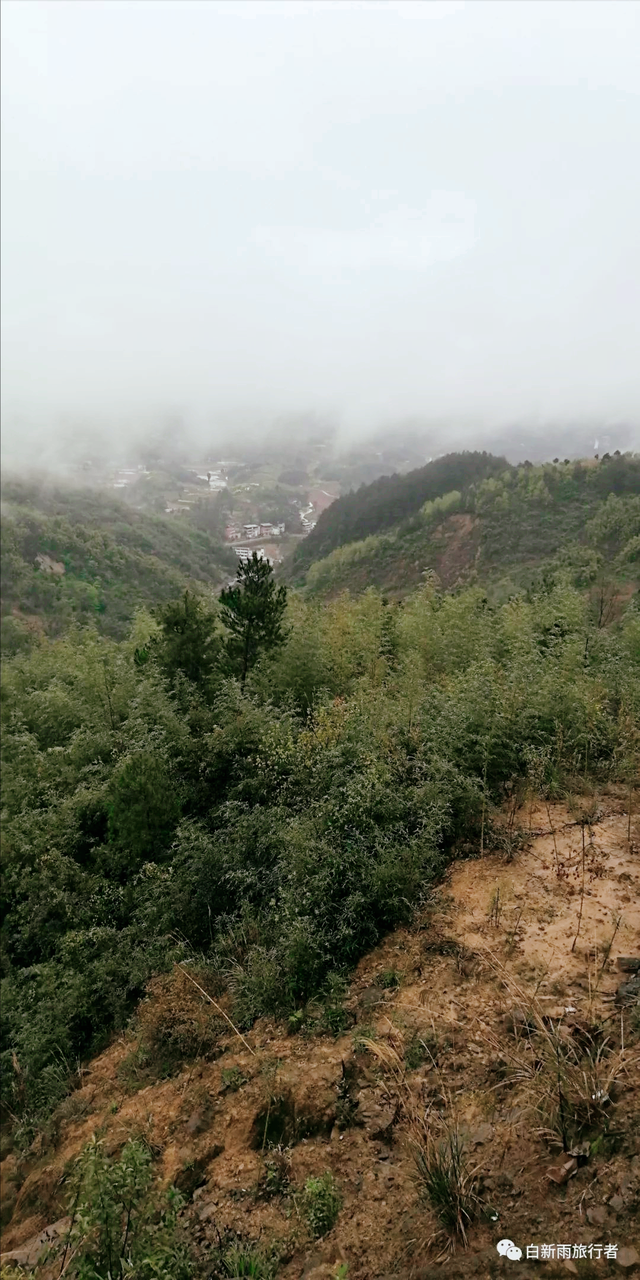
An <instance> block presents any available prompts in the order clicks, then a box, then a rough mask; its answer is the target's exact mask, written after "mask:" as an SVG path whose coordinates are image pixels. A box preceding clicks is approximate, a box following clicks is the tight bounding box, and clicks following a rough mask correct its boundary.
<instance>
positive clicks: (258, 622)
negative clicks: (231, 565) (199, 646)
mask: <svg viewBox="0 0 640 1280" xmlns="http://www.w3.org/2000/svg"><path fill="white" fill-rule="evenodd" d="M220 606H221V609H220V613H221V617H222V621H223V622H224V625H225V626H226V628H227V631H228V632H229V635H228V637H227V641H226V645H225V648H226V652H227V656H228V658H229V661H230V664H231V668H232V670H233V671H234V672H237V673H238V674H239V675H240V684H241V686H242V688H243V689H244V685H245V681H246V679H247V674H248V672H249V670H250V669H251V667H253V666H254V665H255V663H256V662H257V660H258V657H259V656H260V653H261V652H262V651H268V650H270V649H274V648H277V646H278V645H281V644H283V643H284V640H285V638H286V636H285V632H284V628H283V620H284V613H285V609H286V607H287V588H286V587H284V586H281V587H276V584H275V582H274V579H273V569H272V567H271V565H270V564H269V561H268V560H261V559H260V558H259V557H258V555H257V553H256V552H255V551H254V552H253V554H252V556H251V559H250V560H243V561H241V563H240V565H239V566H238V572H237V581H236V583H235V585H234V586H232V587H225V589H224V591H223V592H222V594H221V595H220Z"/></svg>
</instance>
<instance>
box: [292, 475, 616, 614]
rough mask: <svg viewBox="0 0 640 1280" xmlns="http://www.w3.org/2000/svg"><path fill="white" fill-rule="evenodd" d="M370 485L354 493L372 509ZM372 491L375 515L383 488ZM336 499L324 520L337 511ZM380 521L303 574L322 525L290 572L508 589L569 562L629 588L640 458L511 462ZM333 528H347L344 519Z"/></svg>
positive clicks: (360, 585)
mask: <svg viewBox="0 0 640 1280" xmlns="http://www.w3.org/2000/svg"><path fill="white" fill-rule="evenodd" d="M441 461H443V462H444V461H446V460H445V459H443V460H441ZM414 474H415V475H416V476H418V475H421V474H422V473H418V472H416V473H414ZM459 474H460V473H459ZM400 479H405V480H407V479H409V477H403V478H400V477H398V480H400ZM367 492H368V491H366V490H363V491H361V493H360V494H359V495H350V496H351V497H356V498H357V497H360V501H361V503H362V504H363V506H364V507H366V495H367ZM372 497H373V501H372V506H371V508H370V510H371V512H372V513H373V512H374V511H375V509H376V502H377V494H376V495H372ZM344 501H345V502H346V501H347V499H344ZM337 505H338V504H337V503H334V504H333V506H332V507H331V508H330V509H329V510H328V511H327V512H325V513H324V516H323V517H322V519H323V520H326V519H327V518H329V519H330V518H331V516H332V512H333V511H334V508H335V507H336V506H337ZM319 525H320V521H319V522H318V526H317V528H318V527H319ZM380 527H381V528H382V529H383V530H384V531H383V532H379V531H374V532H372V533H371V534H370V536H368V537H366V538H363V539H361V540H360V541H351V542H345V543H344V544H341V545H338V546H336V547H335V549H334V550H333V551H332V552H330V553H329V554H328V555H325V556H323V557H321V558H319V559H314V560H313V562H312V563H310V564H309V567H308V569H307V572H306V576H305V577H304V578H303V577H301V576H298V575H299V573H300V560H299V558H300V557H301V556H304V555H306V556H307V563H308V558H309V557H308V551H307V550H305V549H306V548H307V544H311V540H312V538H313V537H314V534H315V533H316V532H317V528H316V530H314V531H313V533H312V534H310V535H309V537H308V538H307V539H305V542H304V543H303V544H302V546H301V547H300V548H299V550H298V551H297V552H296V554H295V555H294V557H293V562H292V565H291V567H290V574H291V575H292V576H293V577H294V580H295V581H296V582H298V583H299V584H300V585H302V584H303V583H304V584H305V585H306V587H307V588H308V590H309V591H311V592H313V593H319V594H333V593H335V592H336V591H339V590H342V589H344V588H348V589H350V590H352V591H354V590H355V591H359V590H363V589H365V588H366V587H367V586H369V585H376V586H378V587H380V588H381V589H383V590H384V591H385V592H387V594H389V595H391V596H396V597H397V596H402V595H403V594H406V592H407V591H408V590H410V589H411V588H412V587H414V586H415V585H417V584H418V583H419V582H420V581H421V579H422V577H423V575H424V573H425V571H429V570H431V571H433V572H435V573H436V574H437V576H438V578H439V579H440V580H441V582H442V583H443V584H444V585H445V586H447V587H453V586H455V585H460V584H461V583H462V584H464V583H466V584H471V583H473V582H484V583H487V584H489V583H493V584H496V585H497V584H502V589H503V590H504V592H507V593H508V591H509V590H513V589H520V588H522V587H525V586H529V585H530V584H531V582H532V581H533V580H534V578H535V576H536V574H537V575H539V574H540V573H544V572H546V571H553V572H555V571H556V570H558V569H561V568H563V567H564V569H565V570H566V572H567V573H568V574H569V575H570V577H571V579H572V581H573V582H574V583H575V585H576V586H580V587H585V588H586V587H592V586H593V585H594V584H596V583H598V582H599V581H600V580H601V578H602V575H603V573H605V574H606V577H607V587H611V585H612V583H613V582H614V581H615V582H616V583H619V584H620V587H621V590H622V593H623V595H624V594H626V593H627V591H628V590H629V589H633V584H634V583H635V582H636V580H637V576H638V558H639V557H638V537H639V536H640V458H639V457H637V456H634V455H631V454H627V455H625V456H618V457H611V458H609V457H605V458H603V459H602V460H600V461H599V462H594V463H580V462H576V463H571V462H569V463H549V464H545V465H543V466H539V467H534V466H531V465H526V464H523V465H522V466H518V467H510V466H507V465H504V466H503V467H502V468H501V470H500V471H499V472H497V473H496V474H494V475H489V476H486V477H484V478H482V479H476V480H474V481H473V482H472V483H469V484H467V485H466V486H464V485H463V484H461V485H460V486H459V487H457V488H452V489H451V490H447V491H443V492H442V493H440V494H439V495H437V496H436V497H434V498H433V499H431V500H428V501H426V502H425V503H423V504H422V506H421V507H420V509H419V510H418V511H417V512H415V513H414V514H413V515H412V516H411V517H410V518H408V519H405V520H403V521H402V522H401V523H399V524H397V525H396V527H395V528H393V529H389V528H388V527H386V526H385V525H384V524H383V525H382V526H380ZM331 532H332V534H333V535H335V536H338V534H339V530H338V528H337V527H336V526H334V527H333V529H332V531H331Z"/></svg>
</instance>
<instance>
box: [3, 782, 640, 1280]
mask: <svg viewBox="0 0 640 1280" xmlns="http://www.w3.org/2000/svg"><path fill="white" fill-rule="evenodd" d="M589 816H590V818H591V825H590V826H589V825H582V826H581V825H580V823H579V822H576V820H575V814H574V815H573V816H572V814H570V813H569V812H568V810H566V809H564V808H561V807H560V806H552V808H551V809H550V810H549V811H547V809H546V808H545V807H535V808H534V809H533V810H532V811H531V813H529V811H528V809H527V811H526V813H524V814H523V813H521V814H520V815H519V818H520V821H523V822H524V823H525V825H527V826H528V825H529V824H530V825H531V828H532V837H531V841H530V843H529V845H528V847H525V848H524V849H522V850H521V851H520V852H518V853H517V854H516V855H515V857H513V859H512V860H510V861H509V860H507V859H506V858H505V855H504V854H497V853H496V854H490V855H489V856H486V857H484V858H483V859H482V860H472V861H466V862H460V863H457V864H454V865H453V866H452V867H451V868H450V871H449V874H448V876H447V879H446V882H445V884H444V886H443V889H442V893H441V894H440V897H439V899H438V901H437V903H435V904H434V905H433V906H432V908H431V909H430V910H429V911H427V912H426V913H425V914H424V916H423V918H422V919H421V920H420V921H419V922H417V923H416V925H415V926H414V927H412V928H411V929H406V930H400V931H397V932H396V933H394V934H393V935H391V936H389V937H388V938H387V939H386V941H385V942H384V944H383V945H381V946H380V947H379V948H378V949H377V950H376V951H375V952H373V953H372V954H370V955H369V956H367V957H366V958H365V959H364V960H363V961H362V962H361V964H360V965H359V966H358V969H357V971H356V973H355V975H354V978H353V981H352V984H351V987H350V989H349V992H348V995H347V999H346V1002H345V1004H346V1011H347V1020H348V1022H349V1023H350V1024H351V1025H350V1026H349V1027H348V1028H347V1030H345V1031H344V1032H343V1033H342V1034H340V1035H339V1036H338V1038H332V1037H329V1036H326V1035H324V1036H317V1035H314V1036H305V1035H304V1034H296V1035H293V1034H289V1033H288V1032H287V1029H286V1028H284V1029H283V1027H282V1026H281V1025H275V1024H274V1025H272V1024H270V1023H268V1022H266V1021H262V1022H261V1023H260V1024H258V1025H257V1026H255V1027H254V1028H253V1030H252V1031H251V1032H249V1033H247V1035H246V1037H245V1041H242V1040H241V1039H240V1038H239V1037H238V1036H237V1035H234V1034H233V1032H232V1031H231V1029H230V1028H228V1027H226V1030H225V1031H224V1032H223V1033H222V1034H220V1036H219V1040H218V1043H217V1047H216V1050H215V1054H214V1055H211V1056H210V1059H209V1060H203V1059H199V1060H196V1061H195V1062H191V1063H189V1064H186V1065H185V1066H184V1067H183V1069H182V1070H181V1071H180V1073H179V1074H176V1075H175V1076H173V1078H170V1079H167V1080H163V1081H159V1082H155V1083H151V1084H149V1085H147V1086H146V1087H144V1088H139V1089H138V1090H137V1091H134V1090H133V1089H132V1077H131V1073H130V1072H129V1073H127V1069H126V1068H127V1063H129V1062H130V1061H131V1055H132V1050H135V1041H132V1040H131V1039H126V1040H122V1041H119V1042H117V1043H115V1044H114V1045H112V1047H111V1048H110V1049H109V1050H108V1051H107V1052H105V1053H104V1054H103V1055H102V1056H101V1057H99V1058H98V1059H97V1060H95V1061H94V1062H93V1063H92V1064H91V1065H90V1067H89V1068H88V1070H86V1071H85V1072H84V1074H83V1078H82V1086H81V1088H79V1089H78V1090H77V1091H76V1092H75V1093H74V1094H73V1095H72V1096H71V1098H70V1099H68V1100H67V1101H66V1102H65V1103H64V1104H63V1106H62V1108H61V1109H60V1113H59V1115H58V1117H57V1120H56V1123H55V1124H54V1126H53V1127H52V1129H51V1132H50V1133H49V1134H48V1135H47V1136H46V1137H44V1138H42V1139H40V1140H39V1143H38V1142H37V1143H36V1144H34V1147H33V1148H32V1149H31V1151H30V1152H29V1153H28V1154H27V1155H26V1157H23V1158H21V1159H18V1157H17V1156H16V1154H15V1153H12V1154H10V1155H9V1156H7V1157H6V1158H5V1160H4V1162H3V1166H2V1175H3V1185H4V1200H5V1214H6V1216H10V1222H9V1224H8V1226H7V1228H6V1230H5V1234H4V1241H3V1246H2V1247H3V1250H4V1251H7V1250H9V1251H11V1250H15V1249H17V1248H19V1247H22V1248H23V1249H24V1247H25V1245H28V1243H29V1241H30V1240H32V1239H33V1237H34V1236H36V1235H37V1233H38V1232H40V1231H42V1229H43V1228H44V1227H45V1226H46V1225H47V1223H51V1222H53V1220H54V1219H56V1218H59V1217H60V1216H61V1214H62V1213H63V1212H64V1181H63V1180H64V1175H65V1170H67V1169H68V1167H69V1162H70V1161H71V1160H72V1158H73V1157H74V1156H75V1155H76V1154H77V1153H78V1152H79V1150H80V1149H81V1147H82V1145H83V1144H84V1143H85V1142H86V1141H87V1139H88V1138H89V1137H90V1135H91V1134H92V1133H93V1132H94V1131H95V1130H96V1129H102V1130H103V1132H104V1134H105V1136H106V1141H107V1143H108V1144H109V1147H110V1149H112V1150H113V1151H116V1150H118V1148H119V1147H121V1146H122V1144H123V1143H124V1142H125V1140H126V1139H127V1138H128V1137H130V1136H131V1135H132V1134H133V1133H136V1132H137V1133H140V1134H143V1135H144V1136H145V1137H146V1139H147V1141H148V1142H149V1143H150V1144H151V1145H152V1149H153V1151H154V1152H155V1154H156V1156H157V1168H158V1171H159V1173H160V1175H161V1177H162V1179H163V1180H165V1181H166V1182H171V1181H174V1180H175V1181H177V1182H178V1184H179V1185H181V1186H182V1187H183V1189H184V1190H185V1191H186V1192H187V1193H188V1195H189V1196H190V1204H189V1206H188V1208H187V1210H186V1211H185V1214H186V1221H187V1224H188V1230H189V1233H190V1235H191V1237H192V1239H193V1240H194V1241H195V1242H196V1243H197V1245H198V1247H199V1248H201V1249H205V1248H206V1245H207V1242H208V1241H210V1242H213V1243H214V1244H215V1242H216V1240H217V1239H218V1238H219V1234H218V1233H223V1234H224V1232H225V1230H234V1231H235V1232H237V1233H238V1235H239V1236H242V1238H244V1239H247V1240H262V1241H271V1240H275V1241H278V1242H279V1246H280V1253H281V1257H282V1261H281V1264H280V1269H279V1271H278V1275H279V1276H282V1277H285V1278H287V1280H294V1278H296V1280H297V1278H298V1277H301V1276H305V1277H307V1280H329V1277H333V1276H335V1275H336V1269H337V1268H338V1267H339V1265H340V1264H346V1265H347V1266H348V1271H347V1272H346V1273H345V1272H344V1271H343V1272H342V1274H343V1275H344V1274H347V1275H348V1278H349V1280H382V1278H383V1277H388V1278H389V1280H391V1277H394V1278H396V1280H400V1278H401V1277H402V1278H403V1280H405V1278H406V1280H409V1277H420V1276H422V1277H430V1276H432V1275H433V1276H435V1275H447V1276H452V1277H455V1276H465V1277H466V1276H478V1277H494V1276H499V1275H508V1274H510V1273H511V1272H513V1271H514V1269H515V1274H516V1275H518V1276H528V1275H534V1274H538V1272H539V1271H540V1269H541V1268H543V1269H544V1273H545V1274H546V1275H557V1276H568V1275H571V1274H574V1275H575V1274H578V1275H593V1276H597V1275H609V1274H616V1275H622V1274H624V1275H628V1276H631V1277H632V1280H640V1256H639V1255H640V1223H639V1217H638V1214H639V1208H640V1072H639V1067H638V1061H639V1058H640V1026H639V1019H638V997H637V992H636V991H635V987H636V986H637V978H634V975H633V972H632V969H633V966H632V965H626V966H624V965H623V966H622V967H620V965H619V963H618V962H619V960H620V958H622V959H623V960H624V958H632V957H634V956H635V957H638V956H640V894H639V892H638V890H639V888H640V841H639V835H640V833H639V831H638V824H637V820H635V822H634V827H633V828H632V831H631V840H630V841H629V840H628V839H627V817H626V812H625V799H624V797H623V796H622V793H620V795H619V796H618V795H616V794H607V795H604V796H601V797H600V798H599V799H598V801H597V803H596V804H595V807H594V809H593V810H592V812H591V814H590V815H589ZM549 818H550V819H551V824H552V828H553V831H554V834H551V829H550V826H549ZM583 833H584V846H583ZM583 878H584V893H582V885H583ZM581 903H582V915H581V920H580V929H579V933H577V930H578V919H579V916H580V910H581ZM576 934H577V938H576ZM175 982H176V984H177V987H178V990H179V993H180V998H181V1000H183V1001H184V1002H187V1003H188V1002H189V1001H192V1002H193V1003H194V1010H195V1011H196V1012H195V1013H194V1016H196V1014H198V1016H200V1015H201V1014H202V1000H201V997H200V996H199V995H198V993H197V991H195V990H194V988H193V987H192V985H191V984H190V983H189V982H188V980H187V979H186V978H185V977H183V976H182V975H181V974H177V975H176V976H175ZM621 986H622V991H621V992H620V990H619V988H620V987H621ZM209 1012H211V1013H212V1015H213V1014H214V1013H215V1011H214V1010H209V1008H208V1006H207V1013H209ZM219 1022H220V1019H219V1017H218V1023H219ZM223 1025H224V1024H223ZM556 1028H558V1029H559V1030H558V1031H557V1033H556ZM558 1043H562V1044H564V1045H566V1046H567V1061H568V1062H569V1064H570V1065H569V1067H568V1068H567V1074H566V1075H563V1076H562V1082H561V1083H560V1076H559V1074H558V1072H557V1071H556V1070H555V1068H554V1061H555V1059H554V1055H556V1056H557V1053H558V1050H557V1045H558ZM123 1064H124V1065H123ZM556 1066H557V1063H556ZM574 1067H575V1070H574ZM554 1071H555V1074H554ZM581 1081H582V1082H583V1083H581ZM133 1083H134V1084H135V1081H133ZM558 1092H560V1095H561V1099H560V1103H558ZM580 1108H582V1111H581V1110H580ZM585 1108H586V1112H585ZM585 1114H586V1120H585ZM576 1117H577V1118H576ZM580 1123H582V1128H580ZM452 1129H453V1130H455V1131H457V1132H458V1134H459V1137H460V1142H461V1144H462V1145H463V1159H464V1162H465V1163H466V1165H467V1166H468V1167H469V1169H470V1170H471V1171H474V1170H475V1173H474V1190H475V1194H476V1195H477V1197H478V1203H477V1213H476V1216H475V1218H474V1220H473V1222H472V1223H471V1225H470V1227H469V1230H468V1248H466V1249H465V1248H464V1247H462V1245H461V1244H460V1242H458V1245H457V1247H456V1248H455V1250H454V1251H451V1249H450V1248H449V1247H448V1245H447V1241H446V1238H445V1237H444V1236H441V1235H438V1234H437V1233H438V1231H439V1227H440V1223H439V1220H438V1218H437V1217H436V1215H435V1213H434V1211H433V1208H432V1207H431V1206H430V1204H429V1202H428V1201H425V1199H424V1198H423V1197H422V1196H421V1193H420V1185H419V1184H418V1182H417V1180H416V1163H415V1158H414V1151H415V1143H416V1141H422V1142H425V1141H428V1138H425V1135H426V1134H429V1133H430V1134H431V1135H432V1138H437V1137H439V1136H440V1137H441V1136H442V1135H443V1134H444V1133H446V1132H449V1133H451V1132H452ZM563 1129H566V1131H567V1132H566V1134H565V1139H566V1140H565V1142H564V1146H565V1148H566V1150H565V1151H564V1153H563V1150H562V1147H563V1142H562V1136H561V1134H562V1131H563ZM598 1134H600V1135H601V1136H600V1137H599V1138H598V1137H597V1135H598ZM585 1135H586V1136H585ZM594 1135H596V1136H595V1137H594ZM589 1139H590V1140H591V1145H589ZM571 1150H574V1151H576V1152H577V1154H575V1155H574V1156H571V1155H570V1151H571ZM327 1169H330V1170H332V1171H333V1173H334V1175H335V1177H336V1179H337V1181H338V1183H339V1185H340V1189H341V1193H342V1197H343V1208H342V1210H341V1212H340V1214H339V1216H338V1219H337V1222H336V1225H335V1226H334V1227H333V1228H332V1230H331V1231H330V1232H329V1233H328V1234H327V1235H326V1236H325V1237H324V1238H323V1239H321V1240H319V1241H316V1242H314V1241H313V1240H312V1239H311V1237H310V1235H309V1232H308V1230H307V1227H306V1226H305V1223H304V1214H303V1195H302V1192H303V1187H304V1183H305V1181H306V1179H307V1178H308V1177H309V1176H310V1175H317V1174H321V1173H323V1172H324V1171H325V1170H327ZM504 1237H507V1238H509V1239H510V1240H511V1241H513V1242H514V1243H515V1244H516V1246H518V1247H519V1248H521V1249H522V1251H523V1257H522V1260H521V1261H519V1262H518V1263H517V1265H516V1262H515V1261H511V1260H509V1259H508V1258H507V1257H500V1256H499V1255H498V1253H497V1250H496V1245H497V1243H498V1241H500V1240H501V1239H502V1238H504ZM558 1244H561V1245H562V1246H563V1249H562V1254H561V1255H560V1256H557V1246H558ZM543 1245H545V1246H553V1255H552V1256H551V1257H550V1258H549V1259H548V1260H546V1261H544V1262H543V1261H542V1260H541V1258H540V1259H539V1260H537V1261H534V1260H531V1259H527V1246H535V1247H537V1248H538V1250H539V1252H540V1250H541V1249H542V1246H543ZM567 1245H570V1246H571V1250H570V1253H575V1252H576V1250H575V1249H574V1246H578V1245H584V1246H585V1247H586V1249H587V1253H588V1246H589V1245H596V1246H598V1245H599V1246H603V1247H604V1246H606V1245H613V1246H617V1250H616V1256H615V1257H613V1256H611V1257H609V1258H606V1257H604V1256H601V1257H600V1258H597V1256H595V1255H596V1254H597V1250H595V1251H592V1252H593V1253H594V1256H593V1257H591V1258H589V1256H587V1257H586V1258H584V1259H583V1258H580V1257H577V1259H576V1260H574V1259H573V1257H566V1256H562V1255H564V1254H566V1249H565V1246H567ZM635 1251H637V1252H635ZM609 1252H610V1253H611V1252H612V1251H611V1250H609ZM23 1256H24V1255H23Z"/></svg>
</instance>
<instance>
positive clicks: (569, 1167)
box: [547, 1156, 578, 1186]
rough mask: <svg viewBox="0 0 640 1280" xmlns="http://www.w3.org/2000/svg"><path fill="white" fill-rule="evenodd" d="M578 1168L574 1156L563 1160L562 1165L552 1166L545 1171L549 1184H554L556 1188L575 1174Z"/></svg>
mask: <svg viewBox="0 0 640 1280" xmlns="http://www.w3.org/2000/svg"><path fill="white" fill-rule="evenodd" d="M577 1168H578V1161H577V1160H576V1158H575V1156H571V1159H569V1160H565V1161H564V1162H563V1163H562V1164H557V1165H552V1166H551V1167H550V1168H549V1169H547V1177H548V1179H549V1181H550V1182H555V1183H557V1184H558V1186H562V1184H563V1183H565V1182H567V1181H568V1179H569V1178H570V1177H571V1176H572V1174H574V1173H575V1171H576V1169H577Z"/></svg>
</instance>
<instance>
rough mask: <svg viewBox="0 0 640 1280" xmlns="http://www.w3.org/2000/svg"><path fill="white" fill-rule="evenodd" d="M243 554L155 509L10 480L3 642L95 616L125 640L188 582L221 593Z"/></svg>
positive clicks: (5, 499)
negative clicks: (134, 624) (138, 613)
mask: <svg viewBox="0 0 640 1280" xmlns="http://www.w3.org/2000/svg"><path fill="white" fill-rule="evenodd" d="M235 566H236V557H235V555H234V554H233V552H230V551H229V550H228V549H227V548H225V547H224V546H223V545H222V543H221V542H219V541H218V540H217V539H216V538H215V537H213V536H212V535H211V534H210V533H208V532H206V531H205V530H201V529H196V528H194V527H193V526H192V525H188V524H187V523H186V522H183V521H182V520H181V519H180V517H166V516H159V515H151V514H148V513H145V512H140V511H135V510H132V508H131V507H130V506H127V505H126V504H125V503H123V502H120V501H118V500H117V499H114V498H111V497H110V496H108V495H106V494H103V493H101V492H99V491H97V490H92V489H65V488H48V487H42V488H38V487H37V486H36V485H34V484H30V483H27V482H24V481H21V480H8V481H6V482H4V483H3V486H2V596H1V608H2V623H3V644H4V646H5V647H6V648H9V649H11V648H14V647H16V645H17V646H19V645H20V644H21V643H22V642H24V640H25V638H28V633H29V630H33V629H34V628H35V629H40V630H45V631H47V632H49V633H51V634H58V633H59V632H61V631H62V630H64V628H65V627H66V626H68V624H69V623H70V622H73V621H77V622H79V623H83V622H87V621H90V620H93V621H94V622H95V623H96V624H97V626H98V628H99V629H100V631H102V632H103V633H104V634H105V635H109V636H112V637H114V638H120V637H121V636H123V635H124V634H125V633H126V631H127V628H128V626H129V623H130V621H131V618H132V617H133V614H134V611H135V610H136V608H140V607H141V606H144V605H146V606H147V607H152V606H154V605H156V604H158V603H159V602H160V601H163V600H168V599H172V598H175V596H176V595H178V594H179V593H180V592H181V591H182V590H183V589H184V587H185V585H186V584H187V583H189V582H190V583H192V584H195V585H197V586H198V587H199V588H200V589H202V590H207V589H209V590H211V589H212V588H213V589H214V590H217V589H218V587H220V586H221V585H222V584H223V583H224V582H225V581H226V579H227V578H228V576H229V573H230V572H233V571H234V570H235Z"/></svg>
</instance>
